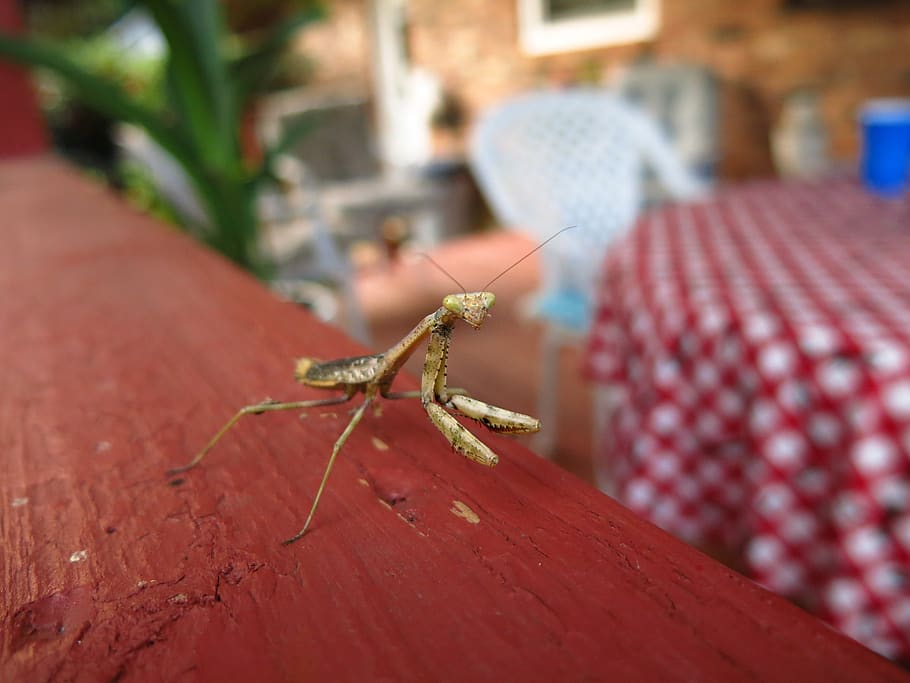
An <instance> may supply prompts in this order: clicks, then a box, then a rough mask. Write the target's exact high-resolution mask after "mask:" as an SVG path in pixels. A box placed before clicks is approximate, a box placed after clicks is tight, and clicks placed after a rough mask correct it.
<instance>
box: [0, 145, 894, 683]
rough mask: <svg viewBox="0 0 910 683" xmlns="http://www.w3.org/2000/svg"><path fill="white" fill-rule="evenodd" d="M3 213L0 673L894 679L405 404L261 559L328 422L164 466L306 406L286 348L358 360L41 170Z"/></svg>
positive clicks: (727, 574) (890, 671) (685, 556)
mask: <svg viewBox="0 0 910 683" xmlns="http://www.w3.org/2000/svg"><path fill="white" fill-rule="evenodd" d="M0 215H2V217H3V218H2V224H0V225H2V228H0V235H2V243H0V245H2V246H0V284H2V291H3V296H2V297H0V330H2V333H0V354H2V355H0V359H2V368H3V370H2V373H0V472H2V479H0V505H2V508H0V509H2V513H0V529H2V551H0V552H2V556H0V557H2V559H0V569H2V585H0V618H2V629H3V630H2V636H3V637H2V666H0V680H4V681H19V680H85V681H91V680H115V679H116V680H141V681H174V680H186V681H197V680H212V681H216V680H217V681H222V680H258V681H278V680H294V681H301V680H316V679H321V680H332V681H375V680H387V681H393V680H396V681H397V680H458V681H473V680H478V681H484V680H489V681H503V680H515V681H519V680H520V681H569V680H613V681H737V680H767V681H770V680H778V681H859V680H880V681H907V680H908V676H907V675H906V674H905V673H904V672H902V671H901V670H899V669H897V668H896V667H894V666H893V665H891V664H890V663H888V662H886V661H885V660H883V659H881V658H879V657H878V656H876V655H874V654H873V653H871V652H870V651H868V650H866V649H864V648H862V647H861V646H859V645H857V644H855V643H854V642H852V641H850V640H848V639H847V638H845V637H842V636H840V635H838V634H837V633H834V632H833V631H831V630H830V629H828V628H826V627H825V626H823V625H822V624H821V623H820V622H818V621H816V620H815V619H814V618H812V617H810V616H808V615H807V614H805V613H803V612H801V611H800V610H799V609H797V608H795V607H793V606H791V605H790V604H788V603H786V602H785V601H783V600H781V599H779V598H777V597H775V596H773V595H771V594H770V593H768V592H766V591H764V590H762V589H761V588H759V587H757V586H755V585H753V584H752V583H750V582H749V581H747V580H745V579H743V578H742V577H740V576H739V575H737V574H735V573H733V572H731V571H729V570H727V569H725V568H724V567H722V566H720V565H719V564H716V563H715V562H713V561H711V560H710V559H707V558H706V557H704V556H703V555H701V554H699V553H697V552H695V551H693V550H692V549H690V548H688V547H686V546H685V545H683V544H681V543H679V542H677V541H675V540H674V539H672V538H670V537H669V536H667V535H666V534H664V533H663V532H661V531H659V530H658V529H656V528H654V527H653V526H651V525H649V524H647V523H645V522H643V521H641V520H639V519H637V518H636V517H634V516H633V515H631V514H630V513H629V512H627V511H626V510H625V509H623V508H622V507H620V506H619V505H617V504H616V503H614V502H612V501H611V500H610V499H608V498H607V497H605V496H603V495H601V494H600V493H598V492H597V491H595V490H593V489H592V488H590V487H588V486H586V485H584V484H583V483H582V482H581V481H579V480H577V479H575V478H573V477H572V476H570V475H568V474H565V473H563V472H561V471H560V470H558V469H557V468H556V467H554V466H553V465H551V464H550V463H548V462H545V461H542V460H539V459H537V458H535V457H534V456H533V455H532V454H530V453H529V452H527V451H526V450H524V449H523V448H521V447H520V446H518V445H516V444H514V443H513V442H511V441H509V440H508V439H505V438H499V437H493V436H488V435H484V438H485V439H487V440H488V443H491V444H492V445H493V446H494V447H495V448H496V450H497V451H498V452H499V453H500V455H501V456H502V463H501V464H500V465H499V467H498V468H496V469H495V470H492V471H491V470H487V469H485V468H482V467H479V466H476V465H474V464H472V463H470V462H468V461H466V460H464V459H463V458H461V457H459V456H457V455H455V454H453V453H452V452H451V449H450V448H448V446H447V445H446V443H445V442H444V440H443V439H442V437H441V436H440V435H439V434H438V433H437V432H436V431H435V430H434V428H433V427H432V425H431V424H430V423H429V421H428V420H427V418H426V416H425V415H424V413H423V412H422V410H421V408H420V406H419V405H418V404H417V402H410V401H398V402H394V403H391V402H389V403H386V404H385V405H384V414H383V415H382V417H379V418H377V417H374V416H372V415H368V416H367V417H366V418H365V419H364V421H363V423H362V424H361V425H360V427H359V428H358V430H357V431H356V432H355V433H354V435H353V436H352V437H351V439H350V440H349V442H348V445H347V447H346V449H345V452H344V453H343V456H342V457H341V458H340V459H339V462H338V464H337V466H336V468H335V472H334V473H333V476H332V479H331V481H330V485H329V489H328V491H327V493H326V496H325V498H324V500H323V503H322V507H321V509H320V510H319V514H318V515H317V518H316V521H315V524H314V527H313V529H312V533H311V534H310V535H308V536H307V537H306V538H304V539H303V540H302V541H301V542H299V543H297V544H295V545H293V546H290V547H282V546H281V545H279V543H278V541H279V540H280V539H282V538H285V537H286V536H288V535H289V534H290V533H292V532H294V531H296V530H297V529H298V528H299V527H300V525H301V522H302V520H303V518H304V515H305V514H306V511H307V509H308V507H309V504H310V501H311V496H312V495H313V492H314V490H315V488H316V485H317V483H318V481H319V478H320V476H321V473H322V469H323V466H324V464H325V461H326V458H327V455H328V452H329V449H330V446H331V443H332V442H333V441H334V439H335V437H336V436H337V434H338V433H339V431H340V429H341V428H342V426H343V424H344V420H345V417H346V414H347V413H346V409H344V408H343V409H338V410H334V411H331V412H330V411H324V412H323V413H320V412H318V411H313V412H311V413H310V415H309V416H308V417H307V418H306V419H304V420H303V421H302V423H301V421H300V420H299V419H298V418H297V416H295V415H290V414H284V415H265V416H261V417H257V418H248V422H247V423H245V424H242V425H241V426H239V427H238V428H237V429H236V430H235V432H234V433H232V434H231V435H230V436H228V437H227V438H226V439H225V440H224V441H223V442H222V443H221V444H220V446H219V448H218V449H217V450H216V451H214V452H213V453H212V455H211V456H210V458H209V459H208V460H207V461H206V462H205V463H204V465H203V466H202V467H201V468H200V469H197V470H196V471H193V472H190V473H188V474H187V475H186V476H185V477H184V480H185V481H184V483H183V484H182V485H179V486H173V485H169V482H168V479H167V478H166V477H165V476H164V470H165V469H166V468H168V467H171V466H173V465H176V464H180V463H183V462H184V461H185V460H186V459H187V457H188V456H189V455H191V454H192V453H193V452H194V451H195V450H196V449H198V448H199V447H200V445H202V444H203V443H204V442H205V440H206V439H207V438H208V437H209V436H210V435H211V433H212V431H213V430H214V429H215V428H216V427H218V426H219V425H220V424H221V423H222V421H223V420H224V419H225V418H227V417H228V416H229V415H230V414H231V413H232V412H233V411H234V409H236V408H237V407H238V406H239V405H241V404H243V403H247V402H251V401H256V400H259V399H261V398H263V397H265V396H272V397H275V398H285V397H293V396H308V395H318V394H317V392H313V391H311V390H305V389H302V388H300V387H299V386H297V385H295V384H294V383H293V381H292V379H291V366H292V359H293V358H294V357H295V356H299V355H304V354H307V355H310V354H312V355H316V356H323V357H335V356H341V355H346V354H352V353H357V352H360V351H362V349H360V348H358V347H357V345H355V344H354V343H353V342H351V341H350V340H348V339H347V338H345V337H344V336H343V335H342V334H341V333H340V332H338V331H335V330H333V329H329V328H327V327H326V326H324V325H322V324H320V323H318V322H316V321H315V320H314V319H313V318H312V317H310V316H309V315H308V314H307V313H305V312H303V311H300V310H298V309H296V308H293V307H292V306H290V305H287V304H284V303H280V302H278V301H276V300H275V299H273V298H272V297H271V296H270V295H269V294H268V293H267V292H266V291H265V290H264V289H263V288H262V287H261V286H260V285H259V284H258V283H256V282H254V281H253V280H251V279H250V278H249V277H247V276H245V275H244V274H242V273H240V272H238V271H237V270H236V269H234V268H233V267H232V266H230V265H228V264H226V263H225V262H223V261H222V260H221V259H220V258H219V257H217V256H215V255H214V254H211V253H209V252H207V251H205V250H204V249H202V248H201V247H199V246H197V245H195V244H193V243H192V242H191V241H190V240H189V239H186V238H184V237H182V236H180V235H177V234H175V233H173V232H171V231H168V230H167V229H166V228H164V227H163V226H161V225H159V224H157V223H155V222H154V221H153V220H151V219H148V218H145V217H143V216H140V215H139V214H137V213H136V212H135V211H133V210H132V209H130V208H128V207H126V206H125V205H123V204H121V203H120V202H119V201H118V200H117V199H116V198H115V197H113V196H111V195H110V194H108V193H107V192H106V191H105V190H103V189H101V188H100V187H98V186H96V185H94V184H92V183H91V182H89V181H87V180H84V179H82V178H80V177H78V175H77V173H76V172H75V171H73V170H71V169H69V168H68V167H66V166H64V165H63V164H62V163H60V162H57V161H54V160H52V159H46V158H45V159H33V160H28V161H16V162H5V163H2V164H0ZM481 333H482V332H481ZM481 333H478V334H481ZM457 335H458V332H456V343H455V345H454V351H453V352H454V353H457V348H458V345H457ZM453 381H455V382H457V378H453ZM408 383H410V384H411V385H413V379H410V380H406V381H405V385H407V384H408ZM471 389H473V390H474V392H475V395H477V396H479V397H483V393H484V392H483V389H484V387H482V386H481V387H471ZM386 446H387V448H386Z"/></svg>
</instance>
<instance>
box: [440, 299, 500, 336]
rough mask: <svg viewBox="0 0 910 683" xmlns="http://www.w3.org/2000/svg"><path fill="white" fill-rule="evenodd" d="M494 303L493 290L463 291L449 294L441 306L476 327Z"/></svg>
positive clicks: (480, 323)
mask: <svg viewBox="0 0 910 683" xmlns="http://www.w3.org/2000/svg"><path fill="white" fill-rule="evenodd" d="M494 303H496V295H495V294H493V292H465V293H464V294H449V295H448V296H446V297H445V298H444V299H443V300H442V307H443V308H445V309H446V310H447V311H450V312H451V313H454V314H455V315H457V316H458V317H459V318H461V319H462V320H464V321H465V322H466V323H467V324H468V325H470V326H471V327H473V328H475V329H476V328H478V327H480V326H481V325H482V324H483V321H484V318H486V317H487V311H489V310H490V309H491V308H492V307H493V304H494Z"/></svg>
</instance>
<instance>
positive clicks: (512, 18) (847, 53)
mask: <svg viewBox="0 0 910 683" xmlns="http://www.w3.org/2000/svg"><path fill="white" fill-rule="evenodd" d="M332 6H333V8H334V10H335V18H334V19H333V20H332V21H331V22H330V24H329V25H327V26H326V27H324V28H323V29H320V30H323V31H324V34H325V35H326V36H328V37H326V38H324V39H323V43H322V46H321V49H320V50H319V52H318V53H317V54H314V53H313V51H312V50H310V51H309V53H310V54H311V55H312V56H313V57H315V58H316V59H317V60H318V61H319V62H320V63H321V64H322V65H323V66H324V68H325V69H326V70H327V72H332V73H335V74H336V75H337V74H339V73H348V74H352V73H353V74H357V75H358V77H359V78H364V79H366V80H368V79H369V67H368V65H369V53H368V49H367V45H368V43H367V40H368V32H367V31H366V28H365V22H366V21H367V11H366V9H365V7H366V0H337V1H336V2H334V3H332ZM408 7H409V19H410V32H409V40H410V49H411V54H412V58H413V62H414V63H415V64H416V65H419V66H422V67H425V68H427V69H429V70H430V71H431V72H433V73H434V74H436V75H437V76H438V77H439V78H440V79H441V81H442V82H443V84H444V86H445V87H446V88H447V89H448V90H450V91H452V92H453V93H455V94H456V95H457V96H458V97H459V98H460V100H461V101H462V102H463V104H464V105H465V106H466V108H467V110H468V111H469V112H471V113H475V112H477V111H479V110H480V109H482V108H483V107H484V106H486V105H489V104H491V103H493V102H496V101H498V100H499V99H501V98H503V97H505V96H507V95H509V94H512V93H517V92H520V91H522V90H526V89H528V88H533V87H542V86H547V85H553V84H558V83H571V82H580V83H583V82H589V83H590V82H601V81H603V80H604V79H605V78H606V77H607V76H608V75H609V74H610V73H611V72H612V71H613V70H614V69H616V68H617V67H619V66H620V65H621V64H623V63H624V62H628V61H629V60H632V59H636V58H638V57H640V56H642V55H648V56H651V57H653V58H655V59H657V60H667V61H673V60H681V61H688V62H692V63H696V64H702V65H706V66H709V67H710V68H711V69H712V70H713V71H714V72H715V73H716V74H717V75H718V77H719V79H720V83H721V117H722V118H721V126H722V130H721V135H722V149H723V155H724V157H723V162H722V165H721V173H722V175H724V176H726V177H744V176H750V175H761V174H765V173H768V172H770V171H771V161H770V153H769V143H768V135H769V130H770V127H771V126H772V125H773V124H774V122H775V121H776V120H777V118H778V116H779V115H780V111H781V106H782V104H783V102H784V101H785V100H786V98H787V97H788V95H790V94H792V93H793V92H794V91H796V90H798V89H802V88H811V89H813V90H814V91H815V92H816V93H817V94H818V95H819V98H820V99H819V102H820V107H821V112H822V115H823V118H824V122H825V124H826V127H827V129H828V131H829V135H830V143H831V154H832V156H834V157H835V158H837V159H843V160H847V159H853V158H855V156H856V154H857V136H856V122H855V115H856V111H857V107H858V106H859V104H860V103H861V102H862V101H863V100H864V99H867V98H869V97H876V96H894V95H903V96H910V49H908V46H910V3H908V2H906V0H900V1H898V2H893V3H885V4H879V6H878V7H877V8H875V7H873V8H867V9H862V10H852V11H821V10H813V11H807V10H803V11H787V10H785V9H783V0H735V1H734V0H663V3H662V20H661V29H660V33H659V35H658V36H657V38H656V39H655V40H654V41H652V42H650V43H647V44H638V45H628V46H621V47H613V48H605V49H595V50H586V51H582V52H575V53H568V54H560V55H550V56H543V57H529V56H527V55H524V54H522V52H521V50H520V48H519V43H518V22H517V17H516V12H517V9H516V0H451V1H449V2H439V1H438V0H410V2H409V4H408ZM357 22H364V24H361V25H360V28H357V29H355V28H353V25H354V24H356V23H357ZM333 32H334V33H333ZM343 34H347V35H355V36H357V41H356V43H352V45H351V46H349V47H344V48H343V47H342V45H341V43H342V41H341V40H339V37H341V36H343Z"/></svg>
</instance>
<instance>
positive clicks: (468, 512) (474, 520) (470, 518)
mask: <svg viewBox="0 0 910 683" xmlns="http://www.w3.org/2000/svg"><path fill="white" fill-rule="evenodd" d="M449 512H451V513H452V514H453V515H455V516H456V517H461V518H462V519H464V520H465V521H467V522H470V523H471V524H480V517H478V516H477V513H476V512H474V511H473V510H472V509H471V508H469V507H468V506H467V505H465V504H464V503H462V502H461V501H460V500H453V501H452V507H451V508H450V509H449Z"/></svg>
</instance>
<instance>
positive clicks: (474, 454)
mask: <svg viewBox="0 0 910 683" xmlns="http://www.w3.org/2000/svg"><path fill="white" fill-rule="evenodd" d="M572 227H574V226H572ZM569 229H570V228H563V229H562V230H560V231H559V232H557V233H556V234H554V235H553V236H552V237H550V238H549V239H548V240H546V241H545V242H543V243H541V244H540V245H538V246H537V247H536V248H535V249H533V250H532V251H531V252H529V253H528V254H525V256H523V257H522V258H520V259H518V260H517V261H516V262H515V263H513V264H512V265H511V266H509V267H508V268H506V269H505V270H504V271H502V272H501V273H500V274H499V275H497V276H496V277H495V278H493V280H491V281H490V282H488V283H487V284H486V285H484V287H483V289H482V290H481V291H476V292H466V291H464V288H463V287H462V293H461V294H448V295H446V296H445V297H444V298H443V300H442V305H441V306H440V307H439V308H438V309H437V310H436V311H434V312H433V313H430V314H429V315H427V316H426V317H425V318H423V320H421V321H420V322H419V323H417V325H416V326H415V327H414V329H412V330H411V331H410V332H409V333H408V334H407V335H405V337H404V338H403V339H402V340H401V341H399V342H398V343H397V344H395V345H394V346H392V348H390V349H388V350H387V351H385V352H384V353H377V354H372V355H366V356H354V357H351V358H340V359H337V360H329V361H320V360H317V359H315V358H300V359H298V360H297V362H296V364H295V367H294V377H295V379H296V380H297V381H298V382H300V383H301V384H303V385H304V386H308V387H314V388H317V389H329V390H331V389H336V390H339V389H340V390H341V391H342V393H341V394H340V395H337V396H332V397H329V398H324V399H313V400H306V401H288V402H279V401H273V400H271V399H266V400H265V401H262V402H260V403H254V404H251V405H247V406H244V407H243V408H241V409H240V410H239V411H237V413H236V414H235V415H234V416H233V417H232V418H231V419H230V420H228V422H227V423H226V424H225V425H224V426H223V427H222V428H221V429H220V430H218V431H217V432H216V433H215V435H214V436H213V437H212V438H211V440H210V441H209V442H208V443H207V444H206V446H205V447H204V448H203V449H202V450H201V451H199V453H198V454H196V456H195V457H194V458H193V459H192V460H191V461H190V462H189V463H187V464H186V465H184V466H182V467H176V468H174V469H171V470H168V472H167V475H168V476H172V475H175V474H179V473H181V472H185V471H187V470H190V469H192V468H194V467H196V466H197V465H198V464H199V463H200V462H202V459H203V458H204V457H205V456H206V454H207V453H208V452H209V451H211V450H212V448H213V447H214V446H215V444H217V443H218V442H219V441H220V440H221V438H222V437H223V436H224V435H225V434H226V433H227V432H228V431H229V430H230V429H231V428H232V427H233V426H234V425H235V424H236V423H237V422H238V420H240V418H242V417H243V416H245V415H260V414H262V413H266V412H273V411H280V410H302V409H307V408H317V407H322V406H330V405H336V404H339V403H345V402H347V401H349V400H351V399H352V398H354V396H356V395H357V394H359V393H362V394H364V401H363V403H361V404H360V405H359V406H358V407H357V408H356V409H355V410H354V412H353V415H352V417H351V419H350V421H349V422H348V424H347V426H346V427H345V429H344V431H342V432H341V435H340V436H339V437H338V439H337V440H336V441H335V444H334V446H333V447H332V454H331V456H330V457H329V462H328V465H326V468H325V472H324V473H323V475H322V481H321V482H320V484H319V488H318V489H317V490H316V495H315V497H314V498H313V503H312V505H311V507H310V512H309V514H308V515H307V518H306V521H305V522H304V524H303V528H301V529H300V531H298V532H297V533H296V534H294V535H293V536H291V537H290V538H288V539H287V540H285V541H282V544H283V545H288V544H290V543H293V542H294V541H297V540H299V539H300V538H302V537H303V536H304V534H306V532H307V530H308V529H309V527H310V522H312V521H313V516H314V515H315V513H316V508H317V507H318V506H319V500H320V498H321V497H322V493H323V491H324V490H325V486H326V482H328V479H329V474H330V473H331V472H332V467H333V466H334V465H335V459H336V458H337V457H338V453H339V452H340V451H341V448H342V446H344V444H345V441H347V439H348V437H349V436H350V435H351V433H352V432H353V431H354V429H355V428H356V427H357V425H358V424H359V423H360V420H361V418H362V417H363V415H364V413H365V412H366V410H367V408H368V407H369V406H370V405H371V404H373V403H374V402H375V401H377V399H379V398H385V399H401V398H420V402H421V404H422V405H423V408H424V410H425V411H426V413H427V415H428V417H429V418H430V421H431V422H432V423H433V424H434V425H435V426H436V428H437V429H438V430H439V431H440V432H441V433H442V435H443V436H444V437H445V438H446V440H448V442H449V443H450V444H451V446H452V448H453V449H454V450H455V451H457V452H458V453H460V454H461V455H463V456H464V457H466V458H468V459H469V460H473V461H474V462H476V463H479V464H481V465H485V466H487V467H495V466H496V465H497V464H498V462H499V457H498V456H497V455H496V453H494V452H493V450H492V449H491V448H490V447H489V446H487V445H486V444H485V443H483V442H482V441H481V440H480V439H479V438H477V437H476V436H475V435H474V434H473V433H471V432H470V431H469V430H468V429H467V428H465V427H464V426H463V425H462V424H461V423H459V422H458V421H457V420H456V419H455V418H454V417H453V416H452V415H451V414H450V413H449V412H448V411H450V410H451V411H455V412H457V413H458V414H460V415H464V416H465V417H469V418H471V419H473V420H476V421H478V422H480V423H481V424H482V425H484V426H485V427H486V428H487V429H490V430H491V431H493V432H496V433H499V434H526V433H532V432H537V431H539V430H540V421H539V420H538V419H536V418H534V417H531V416H529V415H524V414H522V413H517V412H514V411H512V410H507V409H505V408H500V407H497V406H494V405H491V404H489V403H485V402H483V401H479V400H477V399H475V398H472V397H471V396H469V395H468V393H467V392H466V391H465V390H464V389H456V388H451V387H449V386H448V384H447V378H446V364H447V359H448V354H449V347H450V344H451V340H452V333H453V331H454V329H455V324H456V323H457V322H458V321H459V320H463V321H464V322H466V323H467V324H468V325H470V326H471V327H473V328H474V329H479V328H480V327H481V325H483V322H484V320H485V319H486V317H487V314H488V313H489V310H490V308H492V307H493V304H494V303H495V302H496V296H495V295H494V294H493V293H492V292H490V291H487V287H489V286H490V285H491V284H493V282H495V281H496V280H498V279H499V278H500V277H502V276H503V275H505V274H506V273H507V272H508V271H509V270H511V269H512V268H514V267H515V266H517V265H518V264H519V263H521V262H522V261H523V260H524V259H526V258H527V257H528V256H530V255H531V254H533V253H534V252H535V251H537V249H540V248H541V247H543V246H544V245H545V244H546V243H547V242H549V241H550V240H552V239H554V238H555V237H557V236H558V235H559V234H560V233H562V232H565V230H569ZM430 260H431V262H433V261H432V259H430ZM433 264H434V265H437V264H436V263H435V262H433ZM437 267H438V265H437ZM450 277H451V276H450ZM453 279H454V278H453ZM456 284H458V283H457V281H456ZM459 287H461V285H460V284H459ZM425 338H428V342H427V350H426V359H425V361H424V366H423V373H422V375H421V382H420V389H419V390H416V391H404V392H393V391H392V390H391V388H392V382H393V380H394V379H395V377H396V375H397V374H398V372H399V370H401V368H402V366H403V365H404V363H405V362H406V361H407V360H408V358H410V356H411V355H412V354H413V353H414V352H415V350H416V349H417V346H418V345H419V344H420V343H421V342H422V341H423V340H424V339H425Z"/></svg>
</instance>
